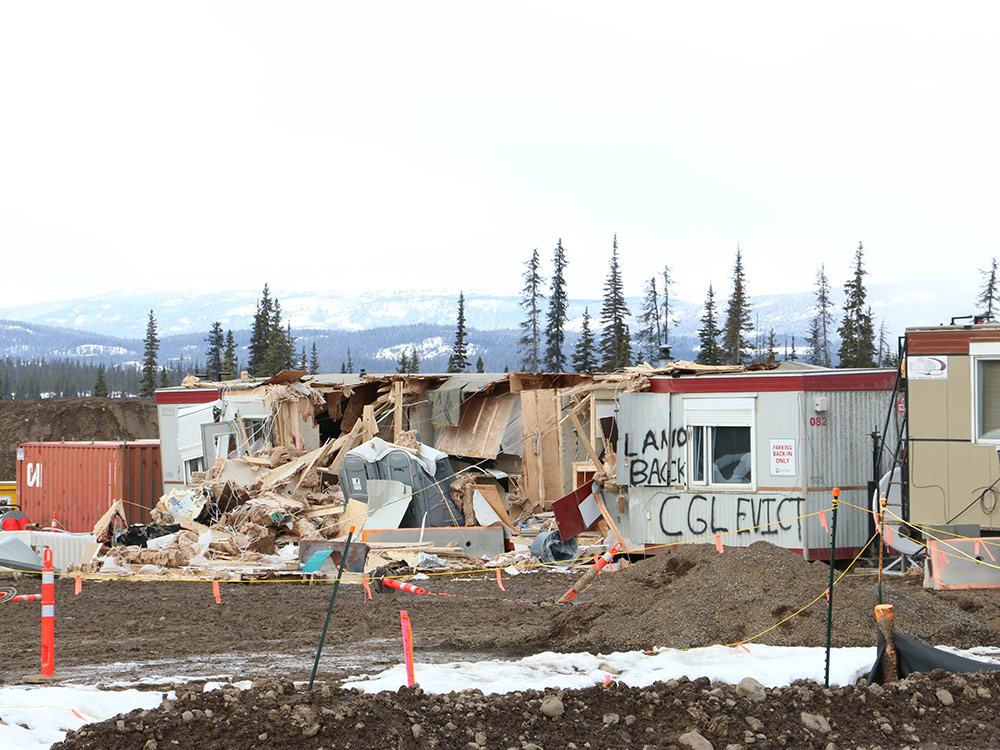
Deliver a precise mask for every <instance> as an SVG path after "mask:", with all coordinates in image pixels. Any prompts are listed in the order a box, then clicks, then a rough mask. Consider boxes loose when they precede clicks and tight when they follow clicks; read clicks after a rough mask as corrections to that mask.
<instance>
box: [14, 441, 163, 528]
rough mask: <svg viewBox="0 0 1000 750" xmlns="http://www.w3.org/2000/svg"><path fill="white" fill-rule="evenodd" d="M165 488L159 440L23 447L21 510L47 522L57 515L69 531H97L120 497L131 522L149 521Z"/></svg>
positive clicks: (19, 484) (19, 482)
mask: <svg viewBox="0 0 1000 750" xmlns="http://www.w3.org/2000/svg"><path fill="white" fill-rule="evenodd" d="M162 488H163V477H162V476H161V474H160V441H159V440H136V441H128V442H117V441H107V442H93V443H21V444H20V445H18V447H17V495H18V500H19V501H20V505H21V510H22V511H23V512H24V513H25V514H27V516H28V517H29V518H30V519H31V520H32V522H34V523H39V524H41V525H43V526H48V525H50V524H51V522H52V519H53V518H55V519H56V520H57V521H58V522H59V525H60V526H61V527H62V528H64V529H66V530H67V531H72V532H83V531H91V530H92V529H93V528H94V524H96V523H97V521H98V520H99V519H100V518H101V516H102V515H104V512H105V511H106V510H107V509H108V508H109V507H110V506H111V503H113V502H114V501H115V500H123V501H124V503H125V512H126V515H127V516H128V519H129V523H148V521H149V511H150V510H151V509H152V508H153V507H154V506H155V505H156V503H157V501H158V500H159V499H160V494H161V493H162Z"/></svg>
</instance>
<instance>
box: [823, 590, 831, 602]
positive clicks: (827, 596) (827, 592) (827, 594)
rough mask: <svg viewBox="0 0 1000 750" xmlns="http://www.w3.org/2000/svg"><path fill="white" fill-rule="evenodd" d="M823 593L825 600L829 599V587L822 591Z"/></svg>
mask: <svg viewBox="0 0 1000 750" xmlns="http://www.w3.org/2000/svg"><path fill="white" fill-rule="evenodd" d="M823 595H824V596H826V600H827V601H830V589H827V590H826V591H824V592H823Z"/></svg>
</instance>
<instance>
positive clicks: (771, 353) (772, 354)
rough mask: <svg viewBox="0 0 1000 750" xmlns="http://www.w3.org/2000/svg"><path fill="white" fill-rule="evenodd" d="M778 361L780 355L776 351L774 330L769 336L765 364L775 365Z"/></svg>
mask: <svg viewBox="0 0 1000 750" xmlns="http://www.w3.org/2000/svg"><path fill="white" fill-rule="evenodd" d="M777 361H778V353H777V352H776V351H775V350H774V329H773V328H772V329H771V331H770V332H769V333H768V334H767V349H766V351H765V352H764V362H765V364H769V365H773V364H774V363H775V362H777Z"/></svg>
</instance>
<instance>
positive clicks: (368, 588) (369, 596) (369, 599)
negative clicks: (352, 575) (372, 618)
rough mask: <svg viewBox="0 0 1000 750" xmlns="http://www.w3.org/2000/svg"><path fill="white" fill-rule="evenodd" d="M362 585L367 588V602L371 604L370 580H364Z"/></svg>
mask: <svg viewBox="0 0 1000 750" xmlns="http://www.w3.org/2000/svg"><path fill="white" fill-rule="evenodd" d="M361 585H362V586H364V587H365V601H366V602H369V601H371V599H372V587H371V586H369V585H368V579H367V578H362V579H361Z"/></svg>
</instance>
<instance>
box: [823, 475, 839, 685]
mask: <svg viewBox="0 0 1000 750" xmlns="http://www.w3.org/2000/svg"><path fill="white" fill-rule="evenodd" d="M839 504H840V487H834V488H833V522H832V523H831V524H830V588H828V589H827V602H826V672H825V676H824V682H825V684H826V687H830V635H831V633H832V632H833V573H834V570H835V566H834V562H835V561H836V559H837V506H838V505H839Z"/></svg>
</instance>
